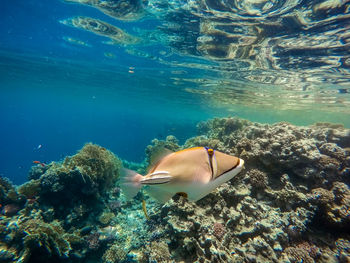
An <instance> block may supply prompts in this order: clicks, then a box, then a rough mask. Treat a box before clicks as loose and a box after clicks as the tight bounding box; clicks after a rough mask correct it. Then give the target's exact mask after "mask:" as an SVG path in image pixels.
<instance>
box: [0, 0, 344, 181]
mask: <svg viewBox="0 0 350 263" xmlns="http://www.w3.org/2000/svg"><path fill="white" fill-rule="evenodd" d="M79 15H82V16H89V17H93V18H96V19H100V20H103V21H105V22H107V23H110V24H113V25H115V26H118V27H120V28H122V29H123V30H125V31H127V32H129V33H130V34H133V35H137V36H138V37H140V38H143V39H144V41H145V42H144V43H141V44H139V45H138V46H136V47H135V46H123V45H107V44H105V43H103V42H104V41H108V38H106V37H103V36H98V35H96V34H93V33H91V32H88V31H84V30H81V29H77V28H74V27H69V26H66V25H64V24H62V23H60V21H62V20H64V19H68V18H70V17H74V16H79ZM162 19H163V18H162V17H159V16H156V15H154V16H153V17H152V15H149V17H147V18H144V19H142V20H140V21H134V22H123V21H119V20H117V19H113V18H112V17H110V16H107V15H105V14H103V13H102V12H100V11H99V10H97V9H94V8H91V7H88V6H83V5H78V4H67V3H65V2H63V1H37V0H33V1H10V2H8V3H3V4H2V7H1V9H0V125H1V126H0V175H2V176H7V177H9V178H10V179H11V180H12V181H13V182H14V183H16V184H20V183H22V182H24V181H25V180H26V179H27V174H28V170H29V168H30V166H31V165H32V162H33V161H36V160H37V161H41V162H50V161H52V160H60V159H62V158H63V157H64V156H66V155H72V154H74V153H75V152H76V151H77V150H79V149H80V148H81V147H82V146H83V144H84V143H86V142H93V143H97V144H100V145H102V146H104V147H106V148H108V149H110V150H112V151H113V152H114V153H116V154H117V155H118V156H119V157H120V158H123V159H126V160H129V161H135V162H141V161H142V160H143V158H144V149H145V147H146V146H147V145H148V144H149V143H150V141H151V140H152V139H153V138H159V139H164V138H165V137H166V136H167V135H170V134H171V135H175V136H176V137H177V138H178V139H179V140H180V142H184V141H185V140H186V139H187V138H189V137H191V136H194V135H195V134H196V124H197V123H198V122H199V121H202V120H207V119H209V118H213V117H224V116H233V115H237V116H240V117H242V118H247V119H250V120H252V121H259V122H267V123H273V122H277V121H290V122H292V123H294V124H297V125H308V124H312V123H314V122H318V121H330V122H338V123H342V124H344V125H345V126H347V127H350V107H349V106H350V103H349V102H350V99H349V93H350V86H349V72H348V66H346V63H345V62H344V61H345V60H346V59H349V58H348V56H346V50H348V49H346V47H347V45H348V43H345V42H344V43H343V44H344V49H345V50H343V49H339V48H337V49H336V50H335V49H330V51H329V52H328V53H327V52H321V51H320V52H319V53H320V54H314V57H311V58H314V61H313V62H314V64H312V63H311V62H310V63H309V64H305V63H300V65H302V66H300V69H298V68H293V67H294V66H293V65H294V64H293V63H294V62H292V59H289V58H290V56H292V57H293V58H294V59H296V58H297V57H300V56H302V54H301V53H302V52H299V53H298V52H296V51H294V52H292V51H290V53H289V54H287V53H286V52H285V53H284V57H279V58H278V63H281V64H279V67H280V68H279V69H278V68H277V69H276V67H275V68H274V67H272V66H271V68H269V67H267V68H266V67H265V68H257V69H254V68H249V67H247V68H245V65H246V63H247V61H248V60H249V59H246V58H245V59H243V60H240V59H239V58H237V59H232V60H227V59H226V60H222V59H218V57H213V55H210V56H209V55H208V56H205V55H203V54H204V53H202V55H198V54H195V53H198V50H199V48H198V50H197V51H193V48H192V47H191V43H190V42H189V41H192V40H193V39H197V37H198V33H195V32H194V33H193V35H192V36H196V37H193V39H192V38H190V37H187V38H184V39H185V40H184V42H183V43H182V44H181V43H180V44H181V45H180V44H179V43H178V42H175V41H170V40H169V41H168V40H167V41H164V42H162V41H157V40H152V41H151V40H150V39H151V33H149V32H153V31H154V32H155V33H154V34H162V32H163V33H164V30H163V31H157V30H158V29H159V28H162V27H164V24H162V23H163V22H164V21H163V20H162ZM170 20H171V19H170ZM167 22H169V21H167ZM177 22H178V21H177ZM180 22H181V21H180ZM178 23H179V22H178ZM191 23H192V24H190V23H188V24H186V22H184V28H187V29H186V30H189V28H190V27H189V26H192V25H193V27H195V26H194V25H195V24H196V23H197V22H196V21H195V20H193V21H192V22H191ZM339 23H340V24H339ZM348 25H349V21H348V19H343V20H341V21H340V22H338V24H337V25H335V26H333V27H337V28H342V27H343V26H344V28H345V27H346V26H348ZM167 30H168V27H167ZM167 30H165V31H167ZM174 30H175V29H174ZM174 30H173V31H172V32H169V30H168V31H167V32H165V33H164V34H168V35H171V34H173V35H175V34H178V35H179V36H180V35H182V34H183V33H184V32H183V29H181V28H180V29H179V30H180V31H178V32H177V31H176V30H175V31H174ZM181 30H182V31H181ZM191 30H192V29H191ZM295 30H299V29H295ZM327 30H328V29H327ZM174 32H175V33H174ZM170 33H171V34H170ZM289 33H290V35H291V36H293V37H294V36H296V35H297V34H295V32H294V33H293V32H292V33H291V32H289ZM269 34H271V35H272V33H271V32H270V33H269ZM286 34H288V32H287V33H286ZM311 35H312V34H311ZM65 37H70V38H72V39H77V40H80V41H83V42H84V43H86V44H87V46H83V45H81V44H77V43H72V42H69V41H65V40H64V38H65ZM159 39H161V38H160V37H159ZM169 39H172V38H169ZM146 40H147V41H146ZM272 42H273V41H272ZM272 42H271V43H272ZM217 44H220V43H217ZM269 45H270V44H269ZM269 45H267V46H266V47H265V48H268V47H269ZM186 48H187V49H188V50H185V51H184V49H186ZM279 48H281V47H279ZM276 50H277V49H276ZM305 50H306V49H305ZM320 50H321V49H320ZM310 52H311V51H310ZM106 53H107V54H109V53H110V54H112V56H108V55H106ZM282 53H283V52H282ZM337 54H338V59H339V61H340V62H339V63H340V66H339V67H337V66H334V67H332V66H327V67H322V66H320V65H316V64H317V63H318V62H317V61H318V59H319V60H320V56H323V58H324V57H326V58H327V56H329V57H328V58H329V59H331V58H332V59H333V57H334V56H336V55H337ZM344 54H345V55H344ZM270 55H271V54H270ZM270 55H269V54H266V57H269V56H270ZM281 56H282V55H281ZM287 58H288V59H287ZM237 61H238V62H239V63H241V64H239V65H238V66H237V65H236V64H235V63H238V62H237ZM324 61H325V60H324ZM276 63H277V62H276ZM283 63H284V64H283ZM327 63H328V62H327ZM327 63H326V64H327ZM330 63H331V62H330ZM339 63H338V64H339ZM342 63H343V64H342ZM248 64H249V63H248ZM327 65H328V64H327ZM329 65H331V64H329ZM130 67H131V69H132V70H133V71H134V73H129V71H130ZM308 69H310V72H309V71H308ZM315 69H320V70H321V71H319V72H315ZM287 70H288V71H287ZM322 70H323V71H322ZM291 72H292V73H293V74H294V73H295V74H299V75H298V76H301V75H300V74H304V75H303V77H302V78H300V79H297V77H296V78H295V79H292V80H288V79H287V80H283V79H284V77H290V76H291ZM307 74H309V75H307ZM275 76H277V77H280V76H282V77H281V78H279V79H277V80H276V81H274V82H272V81H270V80H271V78H273V77H275ZM277 77H276V78H277ZM311 77H314V78H311ZM296 79H297V80H296ZM294 81H296V83H297V82H298V81H300V83H301V84H300V86H296V87H294V86H291V87H289V86H288V85H290V84H291V83H293V82H294ZM286 85H287V86H288V88H285V87H286ZM39 145H41V147H38V146H39Z"/></svg>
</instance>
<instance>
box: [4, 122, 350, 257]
mask: <svg viewBox="0 0 350 263" xmlns="http://www.w3.org/2000/svg"><path fill="white" fill-rule="evenodd" d="M197 128H198V136H196V137H193V138H189V139H188V140H187V141H186V142H185V143H184V144H183V145H179V144H178V140H177V139H176V138H175V137H174V136H170V135H169V136H168V137H166V139H165V140H158V139H155V140H153V141H152V144H151V145H149V146H148V147H147V148H146V158H145V160H144V162H143V163H131V162H127V161H125V160H120V159H119V158H118V157H117V156H115V155H114V154H113V153H112V152H111V151H109V150H108V149H105V148H104V147H103V146H99V145H95V144H86V145H85V146H84V147H83V148H82V149H81V150H80V151H79V152H78V153H77V154H76V155H73V156H67V157H66V158H65V159H64V160H63V161H60V162H55V161H53V162H51V163H48V164H45V165H42V164H40V163H38V164H37V165H35V166H33V167H32V168H31V170H30V172H29V179H30V181H28V182H26V183H25V184H23V185H20V186H14V185H12V184H11V182H10V181H8V180H7V179H6V178H1V180H0V204H1V209H2V212H1V216H0V229H1V231H0V261H1V262H48V260H50V261H52V262H106V263H112V262H349V261H350V239H349V237H350V236H349V234H348V233H349V232H350V228H349V226H350V224H349V223H350V222H349V220H350V217H349V209H350V188H349V183H350V181H349V178H350V177H349V175H350V130H349V129H347V128H344V127H343V126H342V125H339V124H331V123H316V124H314V125H311V126H295V125H292V124H290V123H287V122H280V123H276V124H261V123H254V122H250V121H247V120H244V119H240V118H236V117H235V118H220V119H219V118H217V119H212V120H209V121H207V122H201V123H199V124H198V125H197ZM194 146H205V147H211V148H213V149H216V150H219V151H222V152H225V153H228V154H231V155H235V156H239V157H240V158H242V159H244V160H245V169H244V170H243V171H242V172H241V173H239V174H238V175H237V176H236V177H234V178H233V179H231V180H230V181H228V182H227V183H225V184H223V185H221V186H220V187H218V188H217V189H216V190H215V191H213V192H212V193H210V194H209V195H207V196H205V197H204V198H203V199H201V200H199V201H197V202H189V201H188V200H186V199H185V198H183V197H182V196H175V197H173V199H172V200H170V201H168V202H167V203H165V204H164V205H161V204H158V203H157V202H156V201H154V200H153V199H152V198H151V197H149V196H148V195H147V193H146V192H144V191H141V192H140V193H139V194H138V195H137V196H136V197H135V199H134V200H132V201H126V200H125V197H124V194H123V192H122V191H121V190H120V188H119V184H118V176H119V173H120V168H121V166H122V165H123V166H125V167H127V168H129V169H133V170H136V171H138V172H140V173H144V172H145V171H146V169H147V168H146V167H147V166H148V161H149V160H150V158H151V157H150V156H151V155H152V153H153V152H155V151H157V149H159V147H166V148H168V149H170V150H174V151H176V150H180V149H183V148H189V147H194ZM143 200H145V202H146V208H147V211H148V217H149V218H147V216H146V215H145V214H144V211H143V209H142V202H143Z"/></svg>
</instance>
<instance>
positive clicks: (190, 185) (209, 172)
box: [121, 147, 244, 203]
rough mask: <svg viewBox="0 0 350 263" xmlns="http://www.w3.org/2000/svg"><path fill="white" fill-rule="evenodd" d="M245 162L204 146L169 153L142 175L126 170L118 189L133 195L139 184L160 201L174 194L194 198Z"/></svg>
mask: <svg viewBox="0 0 350 263" xmlns="http://www.w3.org/2000/svg"><path fill="white" fill-rule="evenodd" d="M243 165H244V161H243V160H242V159H239V158H237V157H234V156H230V155H227V154H224V153H221V152H218V151H214V150H212V149H208V148H205V147H195V148H189V149H185V150H182V151H179V152H175V153H171V154H169V155H167V156H165V157H164V158H162V159H161V160H160V161H158V163H157V164H156V165H155V166H154V167H153V168H151V169H150V171H149V173H148V174H147V175H145V176H142V175H140V174H137V173H135V172H133V171H130V170H126V171H125V173H124V176H123V178H122V182H121V188H122V190H123V192H124V193H125V195H126V196H127V198H132V197H134V196H135V195H136V194H137V192H138V190H139V189H140V188H141V186H142V185H147V186H148V191H147V192H148V193H149V194H150V195H151V196H152V197H153V198H155V199H156V200H158V201H159V202H161V203H165V202H166V201H168V200H169V199H170V198H171V197H173V196H174V195H175V194H181V195H183V196H185V197H187V198H188V199H189V200H190V201H197V200H199V199H201V198H203V197H204V196H206V195H207V194H209V193H210V192H212V191H213V190H214V189H215V188H217V187H218V186H220V185H221V184H223V183H225V182H227V181H228V180H230V179H231V178H232V177H233V176H235V175H236V174H238V173H239V172H240V171H241V170H242V168H243Z"/></svg>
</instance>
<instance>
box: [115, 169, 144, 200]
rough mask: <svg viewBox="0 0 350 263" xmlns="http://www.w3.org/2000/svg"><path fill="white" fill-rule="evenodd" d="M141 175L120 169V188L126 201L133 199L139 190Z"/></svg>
mask: <svg viewBox="0 0 350 263" xmlns="http://www.w3.org/2000/svg"><path fill="white" fill-rule="evenodd" d="M142 177H143V176H142V175H141V174H138V173H136V172H135V171H132V170H129V169H126V168H122V172H121V177H120V188H121V189H122V191H123V193H124V195H125V196H126V198H127V199H128V200H130V199H131V198H133V197H134V196H135V195H136V194H137V193H138V191H139V190H140V189H141V186H142V185H141V179H142Z"/></svg>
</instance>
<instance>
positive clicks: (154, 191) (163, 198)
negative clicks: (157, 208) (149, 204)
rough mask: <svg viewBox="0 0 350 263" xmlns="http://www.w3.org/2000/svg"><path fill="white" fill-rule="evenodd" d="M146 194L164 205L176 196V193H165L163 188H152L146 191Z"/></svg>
mask: <svg viewBox="0 0 350 263" xmlns="http://www.w3.org/2000/svg"><path fill="white" fill-rule="evenodd" d="M146 192H147V194H149V195H150V196H151V197H152V198H154V199H156V200H157V201H158V202H160V203H162V204H164V203H166V202H167V201H168V200H170V199H171V198H172V197H173V196H174V193H171V192H168V191H165V190H164V189H162V187H161V186H150V187H148V189H146Z"/></svg>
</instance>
